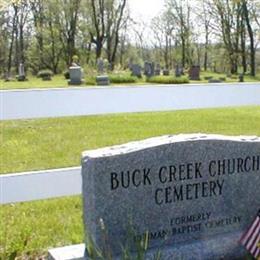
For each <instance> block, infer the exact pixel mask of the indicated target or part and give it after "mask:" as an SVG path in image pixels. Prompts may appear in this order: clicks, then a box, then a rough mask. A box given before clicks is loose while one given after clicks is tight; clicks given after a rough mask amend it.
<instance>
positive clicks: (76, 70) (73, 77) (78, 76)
mask: <svg viewBox="0 0 260 260" xmlns="http://www.w3.org/2000/svg"><path fill="white" fill-rule="evenodd" d="M69 74H70V80H69V85H80V84H81V83H82V69H81V67H80V66H71V67H70V68H69Z"/></svg>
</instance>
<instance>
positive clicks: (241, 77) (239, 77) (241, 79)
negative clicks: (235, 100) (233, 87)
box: [238, 74, 244, 82]
mask: <svg viewBox="0 0 260 260" xmlns="http://www.w3.org/2000/svg"><path fill="white" fill-rule="evenodd" d="M238 79H239V82H244V75H243V74H239V76H238Z"/></svg>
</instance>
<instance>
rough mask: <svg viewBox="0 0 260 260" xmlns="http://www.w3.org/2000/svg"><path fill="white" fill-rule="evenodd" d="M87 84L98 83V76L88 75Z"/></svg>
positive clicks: (93, 84)
mask: <svg viewBox="0 0 260 260" xmlns="http://www.w3.org/2000/svg"><path fill="white" fill-rule="evenodd" d="M85 84H86V85H88V86H95V85H96V84H97V82H96V78H95V77H93V76H89V77H86V78H85Z"/></svg>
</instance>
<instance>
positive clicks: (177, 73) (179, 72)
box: [175, 65, 183, 78]
mask: <svg viewBox="0 0 260 260" xmlns="http://www.w3.org/2000/svg"><path fill="white" fill-rule="evenodd" d="M182 75H183V69H182V67H180V66H179V65H177V66H176V68H175V77H177V78H178V77H181V76H182Z"/></svg>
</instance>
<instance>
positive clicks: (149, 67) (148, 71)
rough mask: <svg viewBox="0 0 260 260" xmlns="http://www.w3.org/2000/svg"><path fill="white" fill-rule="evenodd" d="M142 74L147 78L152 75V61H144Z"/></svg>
mask: <svg viewBox="0 0 260 260" xmlns="http://www.w3.org/2000/svg"><path fill="white" fill-rule="evenodd" d="M144 75H145V76H146V77H148V78H150V77H152V76H154V63H151V62H147V61H146V62H145V63H144Z"/></svg>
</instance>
